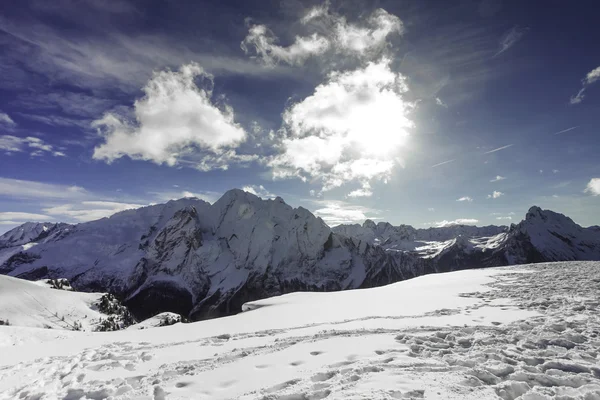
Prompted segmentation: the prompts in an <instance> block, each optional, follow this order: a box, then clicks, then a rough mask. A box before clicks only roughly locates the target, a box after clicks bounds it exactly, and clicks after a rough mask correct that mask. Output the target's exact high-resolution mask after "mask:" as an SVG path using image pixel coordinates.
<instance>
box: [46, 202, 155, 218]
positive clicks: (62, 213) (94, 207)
mask: <svg viewBox="0 0 600 400" xmlns="http://www.w3.org/2000/svg"><path fill="white" fill-rule="evenodd" d="M143 206H144V204H130V203H119V202H114V201H82V202H79V203H76V204H63V205H59V206H53V207H47V208H43V209H42V210H43V211H44V212H45V213H46V214H49V215H51V216H53V217H56V218H58V219H61V218H63V219H64V218H67V219H69V220H75V221H77V222H87V221H93V220H96V219H100V218H105V217H110V216H111V215H113V214H115V213H117V212H119V211H125V210H130V209H132V208H139V207H143Z"/></svg>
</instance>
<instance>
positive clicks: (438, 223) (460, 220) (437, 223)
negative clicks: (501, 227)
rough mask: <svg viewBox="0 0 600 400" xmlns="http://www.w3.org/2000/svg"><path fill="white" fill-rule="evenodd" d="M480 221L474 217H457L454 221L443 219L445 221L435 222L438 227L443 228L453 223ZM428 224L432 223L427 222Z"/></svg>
mask: <svg viewBox="0 0 600 400" xmlns="http://www.w3.org/2000/svg"><path fill="white" fill-rule="evenodd" d="M478 222H479V220H478V219H474V218H458V219H455V220H454V221H448V220H443V221H439V222H435V223H434V225H435V226H437V227H438V228H443V227H445V226H452V225H475V224H476V223H478ZM426 225H430V224H426Z"/></svg>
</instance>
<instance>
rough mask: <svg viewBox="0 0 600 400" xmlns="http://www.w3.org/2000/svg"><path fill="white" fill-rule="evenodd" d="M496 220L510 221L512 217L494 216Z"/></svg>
mask: <svg viewBox="0 0 600 400" xmlns="http://www.w3.org/2000/svg"><path fill="white" fill-rule="evenodd" d="M496 219H497V220H507V221H510V220H512V217H496Z"/></svg>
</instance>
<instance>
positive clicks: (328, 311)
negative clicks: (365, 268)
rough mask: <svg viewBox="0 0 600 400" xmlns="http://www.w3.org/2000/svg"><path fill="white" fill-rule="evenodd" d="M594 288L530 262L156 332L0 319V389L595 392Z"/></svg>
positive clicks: (599, 327) (598, 271) (359, 394)
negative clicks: (4, 323) (48, 330)
mask: <svg viewBox="0 0 600 400" xmlns="http://www.w3.org/2000/svg"><path fill="white" fill-rule="evenodd" d="M32 285H33V284H32ZM599 285H600V263H598V262H570V263H553V264H537V265H526V266H521V267H507V268H491V269H478V270H467V271H460V272H451V273H445V274H433V275H427V276H422V277H419V278H415V279H411V280H407V281H403V282H399V283H396V284H392V285H388V286H384V287H379V288H374V289H361V290H350V291H345V292H335V293H293V294H288V295H283V296H278V297H273V298H270V299H264V300H260V301H255V302H251V303H247V304H246V305H245V306H244V309H245V310H246V311H245V312H242V313H241V314H238V315H235V316H231V317H226V318H219V319H213V320H207V321H202V322H197V323H192V324H176V325H173V326H168V327H161V328H148V329H143V330H125V331H119V332H110V333H92V332H68V331H62V332H63V333H64V334H65V336H62V337H56V338H53V337H52V336H43V335H41V334H40V333H39V332H40V331H44V330H40V329H36V328H19V327H0V338H3V337H5V336H6V335H9V334H11V335H13V336H16V334H17V332H16V331H15V330H17V331H18V333H19V334H20V336H21V337H28V338H29V339H28V340H27V341H26V343H27V345H23V344H20V345H19V344H17V345H15V346H11V347H4V348H0V355H1V356H0V398H2V399H13V398H24V399H27V398H31V399H33V398H35V399H55V398H60V399H80V398H83V399H101V398H111V399H115V400H116V399H157V400H158V399H287V400H294V399H419V398H424V399H483V400H487V399H498V398H501V399H509V400H515V399H517V398H518V399H519V400H527V399H561V400H575V399H585V400H592V399H598V398H600V368H599V363H600V355H599V351H598V349H599V348H600V313H599V311H600V309H599V307H600V301H599V300H598V298H599V296H598V291H599V290H600V289H599V288H600V286H599ZM38 287H39V286H38ZM42 289H43V290H50V289H45V288H40V290H42ZM71 294H72V293H71ZM1 304H3V303H2V302H0V305H1ZM0 307H2V306H0ZM6 332H9V333H6ZM36 341H37V343H35V342H36ZM2 342H3V340H1V339H0V343H2ZM519 396H520V397H519Z"/></svg>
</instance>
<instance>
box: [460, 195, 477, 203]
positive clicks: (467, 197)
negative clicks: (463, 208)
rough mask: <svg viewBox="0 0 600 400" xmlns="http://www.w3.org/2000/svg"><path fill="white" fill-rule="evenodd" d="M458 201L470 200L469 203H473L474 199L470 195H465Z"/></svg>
mask: <svg viewBox="0 0 600 400" xmlns="http://www.w3.org/2000/svg"><path fill="white" fill-rule="evenodd" d="M456 201H468V202H469V203H471V202H472V201H473V199H472V198H470V197H469V196H463V197H461V198H460V199H457V200H456Z"/></svg>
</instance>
